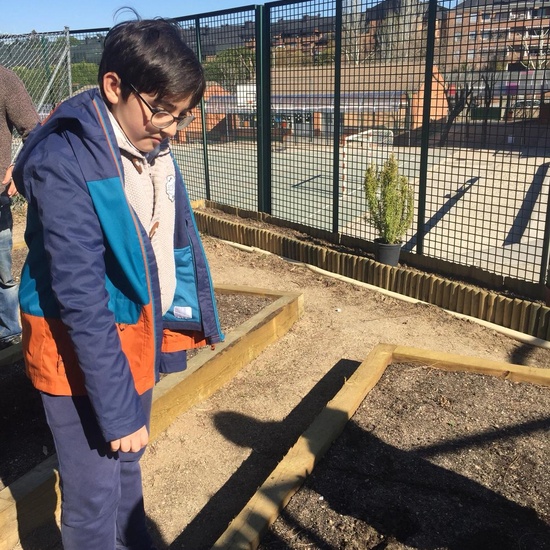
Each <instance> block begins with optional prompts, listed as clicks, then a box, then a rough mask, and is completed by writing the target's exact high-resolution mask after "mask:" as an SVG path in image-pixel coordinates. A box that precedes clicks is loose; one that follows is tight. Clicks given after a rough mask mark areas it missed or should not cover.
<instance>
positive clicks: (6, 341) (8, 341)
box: [0, 333, 21, 350]
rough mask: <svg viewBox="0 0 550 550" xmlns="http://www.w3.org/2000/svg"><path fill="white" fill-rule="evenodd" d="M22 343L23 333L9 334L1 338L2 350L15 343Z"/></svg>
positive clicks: (0, 348)
mask: <svg viewBox="0 0 550 550" xmlns="http://www.w3.org/2000/svg"><path fill="white" fill-rule="evenodd" d="M20 343H21V333H19V334H14V335H13V336H8V337H6V338H2V339H1V340H0V350H3V349H7V348H10V347H11V346H14V345H15V344H20Z"/></svg>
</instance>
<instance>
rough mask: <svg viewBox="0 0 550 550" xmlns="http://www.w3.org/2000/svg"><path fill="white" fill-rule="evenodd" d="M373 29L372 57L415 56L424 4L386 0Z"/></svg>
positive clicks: (396, 57) (381, 6) (386, 58)
mask: <svg viewBox="0 0 550 550" xmlns="http://www.w3.org/2000/svg"><path fill="white" fill-rule="evenodd" d="M379 9H380V10H381V12H380V16H379V21H378V24H377V27H376V31H375V37H374V40H375V57H376V59H378V60H380V61H390V60H393V59H400V58H407V57H414V56H416V55H418V53H419V50H420V48H419V47H417V46H416V42H417V41H418V34H419V29H421V28H422V21H423V18H424V14H425V11H426V6H425V4H424V3H418V2H415V1H414V0H385V1H384V2H381V4H380V5H379Z"/></svg>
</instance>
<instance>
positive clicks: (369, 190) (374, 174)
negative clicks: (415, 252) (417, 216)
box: [365, 154, 414, 244]
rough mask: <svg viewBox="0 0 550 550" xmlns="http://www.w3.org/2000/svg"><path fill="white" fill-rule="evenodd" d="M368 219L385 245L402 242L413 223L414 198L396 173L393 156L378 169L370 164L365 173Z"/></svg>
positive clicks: (396, 167) (410, 187) (403, 179)
mask: <svg viewBox="0 0 550 550" xmlns="http://www.w3.org/2000/svg"><path fill="white" fill-rule="evenodd" d="M365 196H366V199H367V207H368V212H367V220H368V221H369V223H370V224H372V226H373V227H374V228H375V229H376V230H377V231H378V234H379V236H380V239H381V240H382V241H383V242H385V243H388V244H396V243H399V242H401V240H402V239H403V237H404V236H405V233H406V232H407V229H409V227H410V226H411V224H412V220H413V214H414V212H413V208H414V196H413V189H412V186H411V185H410V184H409V181H408V179H407V178H406V177H405V176H403V175H401V174H400V173H399V167H398V165H397V160H396V158H395V156H394V155H393V154H391V155H390V157H389V158H388V160H387V161H386V162H384V165H383V166H382V168H381V169H380V170H378V168H377V166H376V165H374V164H371V165H370V166H369V167H368V168H367V171H366V173H365Z"/></svg>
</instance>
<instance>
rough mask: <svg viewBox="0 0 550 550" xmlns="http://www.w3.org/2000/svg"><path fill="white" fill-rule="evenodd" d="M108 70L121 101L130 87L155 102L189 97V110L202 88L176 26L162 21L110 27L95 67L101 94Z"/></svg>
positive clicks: (197, 67)
mask: <svg viewBox="0 0 550 550" xmlns="http://www.w3.org/2000/svg"><path fill="white" fill-rule="evenodd" d="M110 71H113V72H115V73H116V74H117V75H118V76H119V77H120V79H121V81H122V83H121V88H122V97H123V98H124V99H125V100H126V99H128V96H129V95H130V93H131V91H132V90H131V87H130V84H131V85H133V86H135V88H136V89H137V90H138V91H139V92H144V93H146V94H151V95H156V97H157V98H159V99H164V98H183V97H185V98H187V97H190V98H191V104H190V107H194V106H195V105H197V104H198V103H199V101H200V100H201V97H202V95H203V93H204V89H205V87H206V82H205V78H204V71H203V68H202V66H201V64H200V62H199V60H198V59H197V56H196V55H195V53H194V52H193V50H191V48H189V46H187V44H186V43H185V42H184V40H183V38H182V36H181V31H180V29H179V27H178V26H177V24H176V23H173V22H170V21H167V20H166V19H144V20H137V21H125V22H123V23H119V24H117V25H115V26H114V27H112V28H111V30H110V31H109V32H108V33H107V36H106V37H105V46H104V50H103V55H102V57H101V61H100V64H99V74H98V79H99V88H100V90H101V91H102V93H103V76H104V75H105V74H106V73H108V72H110Z"/></svg>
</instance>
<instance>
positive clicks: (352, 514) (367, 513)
mask: <svg viewBox="0 0 550 550" xmlns="http://www.w3.org/2000/svg"><path fill="white" fill-rule="evenodd" d="M549 410H550V392H548V391H547V390H544V391H541V388H539V387H537V386H534V385H530V384H523V383H522V384H517V383H512V382H508V381H503V380H500V379H496V378H493V377H489V376H481V375H474V374H464V373H449V372H442V371H438V370H437V369H430V368H422V367H418V366H412V365H392V366H390V367H389V369H388V370H387V371H386V373H385V374H384V376H383V377H382V379H381V381H380V382H379V383H378V385H377V386H376V387H375V388H374V389H373V390H372V391H371V392H370V394H369V395H368V396H367V398H366V399H365V400H364V402H363V404H362V405H361V406H360V408H359V409H358V411H357V413H356V414H355V416H354V417H353V418H352V420H351V421H350V422H349V424H348V426H347V427H346V429H345V431H344V432H343V434H342V435H341V437H340V438H339V439H338V440H337V441H336V442H335V444H334V445H333V446H332V447H331V449H330V451H329V452H328V453H327V455H326V456H325V458H324V459H323V460H322V461H321V463H320V464H319V465H318V466H317V467H316V468H315V470H314V472H313V474H312V475H311V476H310V477H309V478H308V479H307V480H306V482H305V485H304V486H303V488H302V490H300V491H299V493H298V494H297V495H295V497H294V498H293V499H292V500H291V502H290V504H289V505H288V506H287V507H286V509H285V510H284V511H283V512H282V514H281V515H280V517H279V519H278V520H277V521H276V523H275V524H274V526H273V528H272V529H271V531H270V532H269V534H268V535H266V536H265V537H264V539H263V542H262V545H261V546H260V548H261V549H262V550H268V549H269V550H272V549H283V548H284V549H303V548H322V549H336V548H338V549H358V550H359V549H362V550H363V549H364V550H366V549H382V548H387V549H392V550H404V549H410V548H415V549H434V550H435V549H443V548H445V549H453V550H474V549H476V550H490V549H494V550H520V549H523V550H537V549H546V548H550V503H549V501H548V493H547V491H546V489H545V488H547V487H549V486H550V472H549V469H548V467H547V457H548V455H549V453H550V438H548V436H547V434H548V428H549V427H550V418H549V414H548V413H549Z"/></svg>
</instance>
